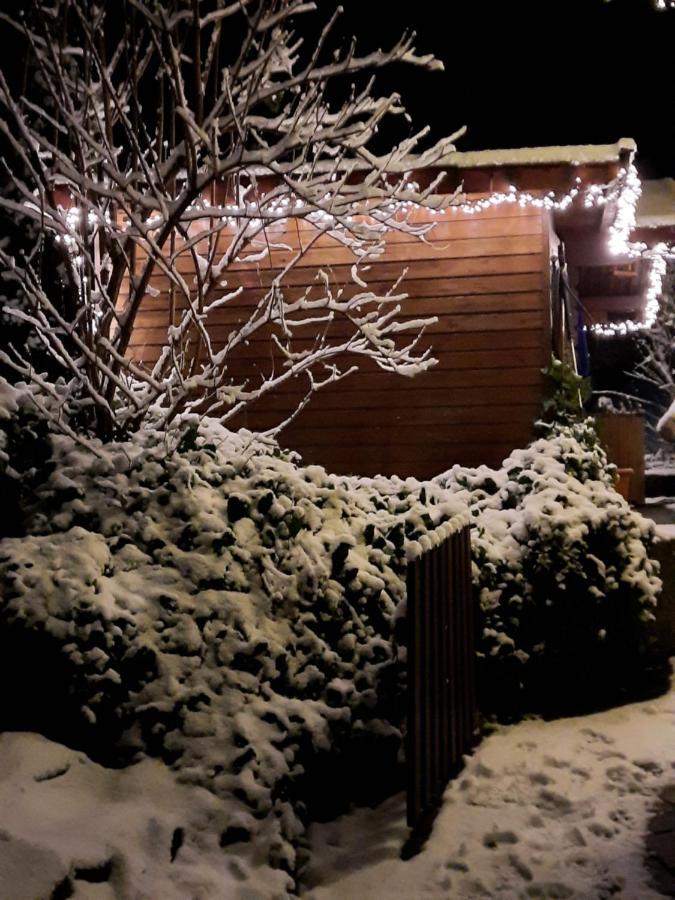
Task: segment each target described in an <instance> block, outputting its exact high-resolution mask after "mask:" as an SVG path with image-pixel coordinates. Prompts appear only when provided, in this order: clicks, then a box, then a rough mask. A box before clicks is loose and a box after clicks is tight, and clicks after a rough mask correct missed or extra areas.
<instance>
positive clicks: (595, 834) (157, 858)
mask: <svg viewBox="0 0 675 900" xmlns="http://www.w3.org/2000/svg"><path fill="white" fill-rule="evenodd" d="M674 782H675V690H673V691H671V693H669V694H668V695H666V696H664V697H660V698H657V699H655V700H652V701H648V702H644V703H636V704H632V705H630V706H624V707H621V708H617V709H614V710H610V711H608V712H604V713H599V714H596V715H591V716H585V717H581V718H574V719H561V720H558V721H554V722H543V721H540V720H532V721H527V722H523V723H521V724H519V725H515V726H510V727H504V728H500V729H498V730H497V731H496V732H495V733H494V734H492V735H491V736H490V737H488V738H487V739H486V740H485V741H484V742H483V743H482V745H481V746H480V747H479V748H478V750H477V751H476V753H475V754H474V756H473V757H472V758H471V759H470V761H469V763H468V765H467V767H466V769H465V770H464V772H463V773H462V774H461V775H460V777H459V778H458V779H457V780H456V781H455V782H453V783H452V784H451V786H450V787H449V788H448V790H447V792H446V795H445V802H444V805H443V809H442V810H441V812H440V814H439V816H438V819H437V820H436V823H435V826H434V830H433V833H432V835H431V838H430V839H429V841H428V843H427V845H426V847H425V849H424V850H423V852H422V853H421V854H420V855H418V856H417V857H415V858H413V859H412V860H409V861H407V862H402V861H401V860H400V858H399V853H400V850H401V846H402V845H403V843H404V842H405V840H406V838H407V836H408V830H407V828H406V826H405V801H404V797H403V796H402V795H398V796H396V797H393V798H392V799H390V800H389V801H387V802H385V803H384V804H383V805H381V806H380V807H379V808H377V809H375V810H357V811H355V812H353V813H351V814H349V815H346V816H343V817H342V818H340V819H338V820H336V821H335V822H332V823H329V824H325V825H315V826H313V827H312V829H311V832H310V836H311V839H312V864H311V868H310V871H309V877H308V884H307V888H306V889H305V891H304V895H303V896H304V897H305V898H306V900H310V898H311V900H352V898H355V900H356V898H358V900H385V898H386V900H390V898H405V900H417V898H446V900H447V898H453V900H462V898H479V897H497V896H499V897H505V898H509V900H511V898H531V897H534V898H551V900H553V898H568V897H569V898H579V900H602V898H609V897H618V898H624V900H651V898H656V897H659V896H661V895H659V894H658V893H656V892H655V891H654V890H652V888H650V887H649V886H648V879H649V876H648V873H647V871H646V870H645V867H644V858H645V833H646V830H647V822H648V820H649V818H650V815H651V813H652V812H653V810H654V808H655V805H656V803H657V800H658V795H659V793H660V791H661V790H662V788H663V787H664V786H666V785H668V784H672V783H674ZM0 809H1V810H2V821H1V822H0V897H1V898H2V900H36V898H39V900H42V898H44V900H47V898H50V897H52V896H63V897H65V896H71V897H74V898H76V900H157V898H162V900H282V898H286V897H288V896H289V895H288V893H287V892H286V889H285V887H284V879H283V877H282V873H280V872H275V871H273V870H271V869H269V868H268V867H266V866H264V865H255V864H254V862H253V861H252V857H251V855H250V851H251V849H253V848H251V847H250V845H243V844H239V845H235V846H231V847H227V848H225V849H223V848H222V847H220V846H219V841H218V835H219V834H220V833H221V831H222V829H223V828H226V827H227V824H228V823H227V814H226V811H225V809H224V808H223V806H222V804H221V802H220V801H219V799H218V798H217V797H216V796H215V795H214V794H212V793H211V792H209V791H206V790H204V789H203V788H200V787H196V786H193V785H185V784H180V783H179V782H178V781H177V779H176V775H175V774H174V773H173V772H171V771H169V770H168V769H167V768H166V767H165V766H164V765H163V764H162V763H160V762H158V761H156V760H144V761H143V762H141V763H139V764H138V765H135V766H131V767H129V768H127V769H122V770H115V769H104V768H102V767H101V766H99V765H97V764H95V763H93V762H91V761H90V760H88V759H87V757H85V756H84V755H83V754H81V753H77V752H75V751H73V750H69V749H67V748H65V747H62V746H60V745H59V744H55V743H53V742H52V741H48V740H47V739H45V738H43V737H40V736H39V735H34V734H12V733H6V734H3V735H0ZM244 854H245V855H244ZM59 885H62V887H61V888H59V887H58V886H59ZM65 885H67V888H66V887H65ZM55 889H57V893H54V891H55ZM68 889H70V890H71V891H72V893H71V894H68V893H67V890H68ZM58 890H61V893H58Z"/></svg>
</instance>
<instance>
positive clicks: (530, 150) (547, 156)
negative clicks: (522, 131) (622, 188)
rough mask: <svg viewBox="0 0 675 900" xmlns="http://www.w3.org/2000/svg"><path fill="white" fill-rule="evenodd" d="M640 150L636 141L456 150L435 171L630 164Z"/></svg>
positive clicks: (438, 163)
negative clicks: (446, 169) (439, 169)
mask: <svg viewBox="0 0 675 900" xmlns="http://www.w3.org/2000/svg"><path fill="white" fill-rule="evenodd" d="M636 150H637V144H636V143H635V141H634V140H633V139H632V138H620V139H619V140H618V141H617V142H616V143H615V144H572V145H568V146H560V147H519V148H512V149H504V150H468V151H467V150H456V151H454V152H452V153H448V154H446V156H444V157H442V158H441V159H439V160H438V161H437V162H435V163H434V168H441V169H444V168H448V169H480V168H497V167H503V166H551V165H573V166H575V165H576V166H578V165H593V164H595V165H603V164H607V163H626V164H627V163H629V162H630V161H631V158H632V156H633V154H634V153H635V152H636Z"/></svg>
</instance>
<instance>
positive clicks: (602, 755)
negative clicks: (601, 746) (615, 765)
mask: <svg viewBox="0 0 675 900" xmlns="http://www.w3.org/2000/svg"><path fill="white" fill-rule="evenodd" d="M595 756H596V758H597V759H598V760H599V761H600V762H604V761H605V760H607V759H627V757H626V754H625V753H620V752H619V751H618V750H600V751H599V752H598V753H596V754H595Z"/></svg>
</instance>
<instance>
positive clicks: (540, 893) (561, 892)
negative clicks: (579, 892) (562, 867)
mask: <svg viewBox="0 0 675 900" xmlns="http://www.w3.org/2000/svg"><path fill="white" fill-rule="evenodd" d="M525 893H526V896H528V897H536V898H537V900H566V898H567V897H573V896H574V891H573V890H572V888H571V887H569V885H567V884H562V882H558V881H548V882H542V883H541V884H531V885H530V886H529V887H528V888H527V891H526V892H525Z"/></svg>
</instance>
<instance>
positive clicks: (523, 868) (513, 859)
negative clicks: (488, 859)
mask: <svg viewBox="0 0 675 900" xmlns="http://www.w3.org/2000/svg"><path fill="white" fill-rule="evenodd" d="M509 862H510V863H511V865H512V866H513V868H514V870H515V871H516V872H517V873H518V874H519V875H520V877H521V878H522V879H523V880H524V881H532V870H531V869H530V867H529V866H527V865H525V863H524V862H523V861H522V859H521V858H520V857H519V856H518V855H517V854H516V853H509Z"/></svg>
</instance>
